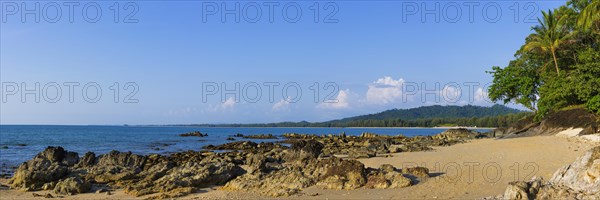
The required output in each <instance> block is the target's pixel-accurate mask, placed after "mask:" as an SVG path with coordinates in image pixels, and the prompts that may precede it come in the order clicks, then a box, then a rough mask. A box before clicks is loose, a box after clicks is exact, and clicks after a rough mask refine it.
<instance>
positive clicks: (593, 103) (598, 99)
mask: <svg viewBox="0 0 600 200" xmlns="http://www.w3.org/2000/svg"><path fill="white" fill-rule="evenodd" d="M585 106H586V107H587V109H588V110H590V111H592V112H594V113H596V114H600V95H596V96H594V98H592V99H590V100H589V101H588V102H587V103H586V104H585Z"/></svg>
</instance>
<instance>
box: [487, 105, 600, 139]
mask: <svg viewBox="0 0 600 200" xmlns="http://www.w3.org/2000/svg"><path fill="white" fill-rule="evenodd" d="M599 124H600V119H599V118H598V116H597V115H595V114H593V113H590V112H589V111H588V110H586V109H584V108H571V109H564V110H559V111H555V112H552V113H549V114H548V115H547V116H546V117H545V118H544V119H543V120H541V121H540V122H535V121H534V120H533V116H530V117H526V118H524V119H521V120H519V121H517V122H515V123H513V124H511V125H510V126H508V127H503V128H498V129H496V130H494V131H493V134H495V135H496V136H502V137H503V138H513V137H527V136H536V135H554V134H557V133H559V132H561V131H564V130H567V129H570V128H582V129H583V131H581V133H579V135H588V134H595V133H599V130H598V127H600V126H599Z"/></svg>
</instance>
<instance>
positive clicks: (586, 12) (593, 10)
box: [577, 0, 600, 29]
mask: <svg viewBox="0 0 600 200" xmlns="http://www.w3.org/2000/svg"><path fill="white" fill-rule="evenodd" d="M599 13H600V0H591V2H589V4H588V5H587V6H585V8H584V9H583V10H582V11H581V13H580V14H579V16H578V18H577V26H579V27H580V28H582V29H590V28H591V27H592V25H593V24H594V23H596V22H598V21H600V14H599Z"/></svg>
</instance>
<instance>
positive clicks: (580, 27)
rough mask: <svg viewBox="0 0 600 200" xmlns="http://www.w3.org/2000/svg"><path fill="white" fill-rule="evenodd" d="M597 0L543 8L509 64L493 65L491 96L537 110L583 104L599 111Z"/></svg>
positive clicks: (540, 114) (599, 23)
mask: <svg viewBox="0 0 600 200" xmlns="http://www.w3.org/2000/svg"><path fill="white" fill-rule="evenodd" d="M599 2H600V0H571V1H569V2H567V5H564V6H561V7H559V8H557V9H554V10H549V11H543V12H542V14H543V17H542V18H539V19H538V21H539V24H538V25H536V26H534V27H533V28H532V31H533V33H531V34H530V35H529V36H528V37H527V38H526V39H525V44H523V46H522V47H521V49H519V50H518V51H517V52H516V53H515V59H514V60H512V61H510V63H509V64H508V66H506V67H504V68H501V67H498V66H494V67H492V71H491V72H489V73H491V74H492V75H493V77H494V80H493V84H492V85H491V86H490V88H489V97H490V98H491V99H492V100H494V101H502V102H504V103H508V102H515V103H518V104H521V105H523V106H525V107H527V108H529V109H531V110H532V111H535V112H536V120H540V119H541V118H543V117H544V116H545V115H546V114H548V113H549V112H551V111H555V110H559V109H561V108H564V107H568V106H573V105H582V104H585V105H586V107H587V108H588V109H589V110H590V111H592V112H598V111H599V109H600V108H599V107H600V106H598V98H597V96H598V95H600V17H599V16H600V6H599V4H600V3H599Z"/></svg>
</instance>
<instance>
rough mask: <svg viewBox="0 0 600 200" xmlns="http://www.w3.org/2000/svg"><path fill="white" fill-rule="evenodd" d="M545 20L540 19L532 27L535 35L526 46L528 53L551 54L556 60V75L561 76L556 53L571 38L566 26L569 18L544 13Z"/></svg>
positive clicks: (550, 12) (530, 36)
mask: <svg viewBox="0 0 600 200" xmlns="http://www.w3.org/2000/svg"><path fill="white" fill-rule="evenodd" d="M542 15H543V18H542V19H540V18H538V22H539V23H540V24H539V25H537V26H534V27H532V30H533V31H535V33H533V34H531V35H529V37H528V38H527V43H526V44H525V46H524V50H526V51H536V52H540V53H542V54H548V53H550V54H551V55H552V59H553V60H554V67H555V68H556V74H557V75H560V71H559V67H558V60H557V57H556V51H557V50H558V49H559V48H560V47H561V45H563V43H565V42H567V41H568V39H569V37H570V36H571V34H570V32H569V28H568V26H566V22H565V21H566V20H567V19H568V18H567V17H560V16H555V15H554V12H552V11H551V10H549V11H548V12H544V11H542Z"/></svg>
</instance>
